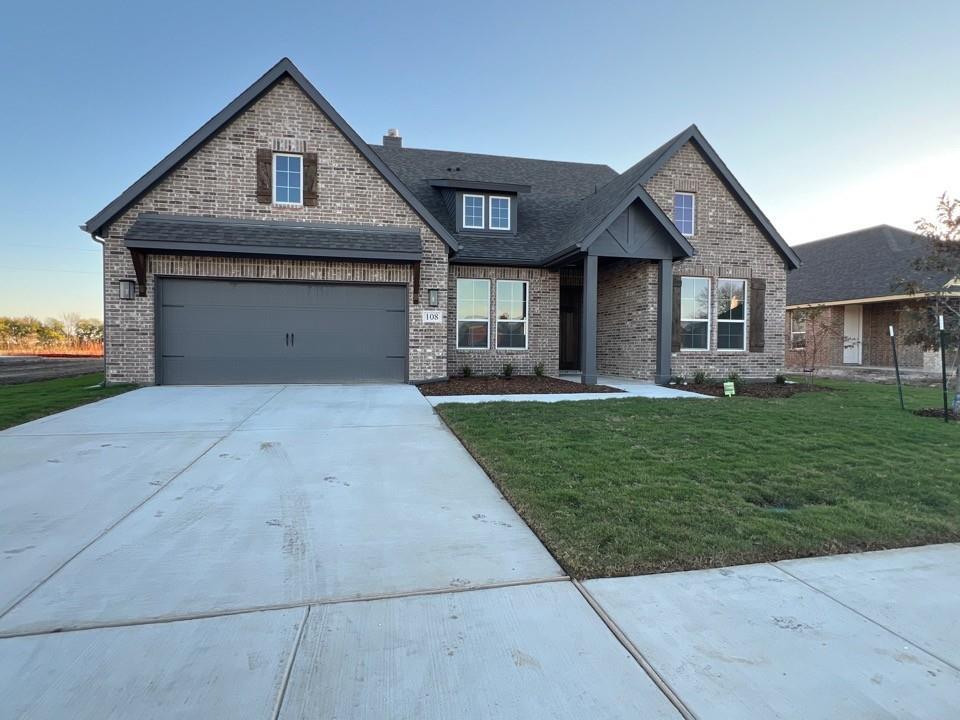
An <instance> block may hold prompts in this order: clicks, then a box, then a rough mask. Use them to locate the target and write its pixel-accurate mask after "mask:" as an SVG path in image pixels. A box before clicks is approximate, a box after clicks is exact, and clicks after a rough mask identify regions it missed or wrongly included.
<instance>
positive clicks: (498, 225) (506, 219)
mask: <svg viewBox="0 0 960 720" xmlns="http://www.w3.org/2000/svg"><path fill="white" fill-rule="evenodd" d="M490 229H491V230H509V229H510V198H508V197H499V196H497V195H491V196H490Z"/></svg>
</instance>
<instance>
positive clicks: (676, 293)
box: [670, 275, 683, 352]
mask: <svg viewBox="0 0 960 720" xmlns="http://www.w3.org/2000/svg"><path fill="white" fill-rule="evenodd" d="M682 285H683V278H682V277H680V276H679V275H674V276H673V328H672V330H671V337H670V352H680V332H681V328H680V288H681V286H682Z"/></svg>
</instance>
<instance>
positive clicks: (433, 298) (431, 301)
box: [427, 288, 440, 307]
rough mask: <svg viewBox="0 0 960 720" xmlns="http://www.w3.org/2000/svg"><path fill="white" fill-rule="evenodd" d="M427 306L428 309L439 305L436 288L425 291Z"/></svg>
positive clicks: (438, 292)
mask: <svg viewBox="0 0 960 720" xmlns="http://www.w3.org/2000/svg"><path fill="white" fill-rule="evenodd" d="M427 304H428V305H429V306H430V307H437V306H439V305H440V291H439V290H437V289H436V288H432V289H430V290H427Z"/></svg>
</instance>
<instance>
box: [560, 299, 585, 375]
mask: <svg viewBox="0 0 960 720" xmlns="http://www.w3.org/2000/svg"><path fill="white" fill-rule="evenodd" d="M582 304H583V289H582V288H579V287H570V286H569V285H566V286H565V285H561V286H560V369H561V370H579V369H580V308H581V305H582Z"/></svg>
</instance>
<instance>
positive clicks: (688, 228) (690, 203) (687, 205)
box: [673, 192, 697, 237]
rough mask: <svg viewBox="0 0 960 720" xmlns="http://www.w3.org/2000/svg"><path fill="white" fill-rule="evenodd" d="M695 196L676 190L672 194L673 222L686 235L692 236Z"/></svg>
mask: <svg viewBox="0 0 960 720" xmlns="http://www.w3.org/2000/svg"><path fill="white" fill-rule="evenodd" d="M696 202H697V196H696V195H694V194H693V193H683V192H678V193H674V194H673V224H674V225H676V226H677V230H679V231H680V233H681V234H683V235H686V236H687V237H692V236H693V226H694V216H695V215H696V212H695V206H696Z"/></svg>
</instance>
